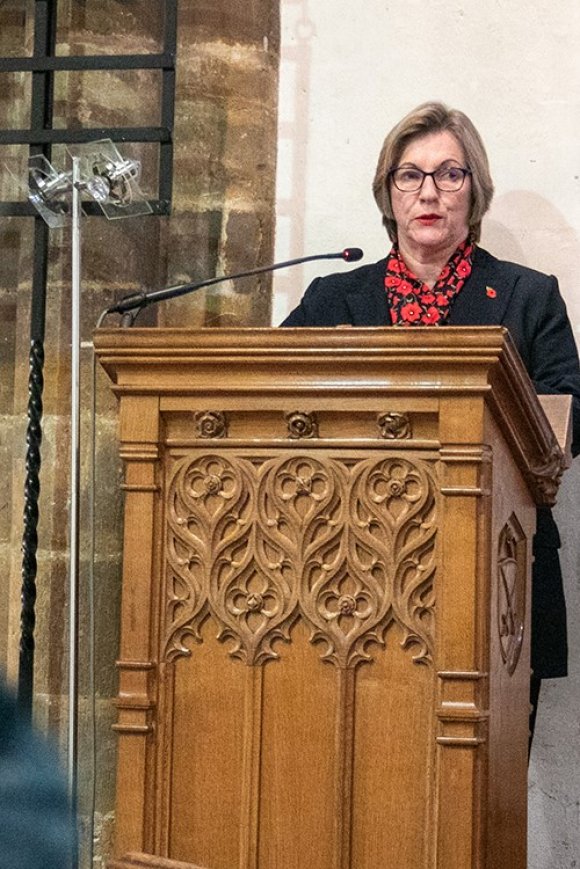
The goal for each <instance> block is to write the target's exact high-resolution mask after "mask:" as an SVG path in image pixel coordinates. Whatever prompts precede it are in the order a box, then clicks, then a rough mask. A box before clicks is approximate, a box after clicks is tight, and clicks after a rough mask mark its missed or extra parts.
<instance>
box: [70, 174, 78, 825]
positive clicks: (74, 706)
mask: <svg viewBox="0 0 580 869" xmlns="http://www.w3.org/2000/svg"><path fill="white" fill-rule="evenodd" d="M72 164H73V168H72V280H71V315H72V316H71V438H70V440H71V443H70V450H71V455H70V462H71V464H70V478H71V479H70V488H71V495H70V517H69V527H70V561H69V608H70V610H69V691H68V698H69V722H68V782H69V791H70V799H71V805H72V806H73V814H74V809H75V808H76V795H77V759H78V683H79V667H78V628H79V618H78V615H79V561H80V559H79V537H80V535H79V524H80V523H79V516H80V509H79V492H80V421H81V414H80V347H81V333H80V276H81V197H80V190H79V187H80V180H81V178H80V160H79V158H78V157H73V161H72Z"/></svg>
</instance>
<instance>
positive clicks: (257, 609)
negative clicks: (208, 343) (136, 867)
mask: <svg viewBox="0 0 580 869" xmlns="http://www.w3.org/2000/svg"><path fill="white" fill-rule="evenodd" d="M434 492H435V487H434V483H433V480H432V478H431V476H430V472H429V469H428V466H427V465H426V464H425V463H421V462H412V461H410V460H408V459H406V458H399V457H389V458H382V459H379V460H377V458H376V457H372V458H370V459H364V460H360V461H355V462H352V461H349V462H346V461H342V460H341V459H340V457H332V458H329V457H312V456H306V455H294V454H293V455H290V456H288V455H287V454H286V455H282V456H274V457H270V458H265V459H263V460H262V459H253V460H250V459H243V458H240V457H230V456H226V454H224V455H221V454H218V453H216V454H213V455H200V456H191V455H189V456H186V457H183V458H181V459H179V460H178V461H176V463H175V465H174V467H173V469H172V470H171V472H170V479H169V481H168V519H167V528H168V542H167V565H168V574H167V575H168V580H167V607H166V619H165V655H166V656H167V657H168V658H170V659H171V658H172V657H174V656H175V655H179V654H184V653H187V647H186V645H185V640H186V638H187V636H191V637H193V638H194V639H198V638H199V626H200V624H201V622H202V620H203V619H204V618H205V616H206V614H207V613H208V612H211V614H212V616H213V618H214V619H215V620H216V621H217V623H218V625H219V628H220V637H221V638H224V639H229V640H231V641H233V647H232V648H231V649H230V654H232V655H234V656H236V657H238V658H240V659H242V660H244V661H245V662H247V663H248V664H259V663H261V662H263V661H264V660H266V659H267V658H270V657H276V652H275V651H274V649H273V643H274V642H275V641H276V640H277V639H281V638H284V639H288V636H289V630H290V627H291V625H292V623H293V621H294V620H295V619H296V618H297V617H298V616H299V615H300V616H301V617H302V618H303V619H304V620H305V621H306V623H307V624H308V625H309V626H310V629H311V638H312V640H313V642H321V643H322V644H323V647H324V648H323V658H325V659H327V660H331V661H333V662H334V663H335V664H336V665H338V666H339V667H341V668H347V667H353V666H355V665H356V664H357V663H358V662H359V661H362V660H368V659H369V658H370V652H369V646H370V645H371V644H372V643H379V644H381V645H384V642H385V639H384V635H385V633H386V631H387V629H388V627H389V625H390V624H391V623H392V622H393V621H396V622H397V623H398V624H399V625H400V627H401V628H402V630H403V635H404V645H405V646H406V647H407V646H409V647H413V649H414V651H415V654H414V660H415V661H417V662H427V661H429V660H430V657H431V653H432V645H433V618H434V591H433V576H434V570H435V560H434V546H435V533H436V525H435V518H436V517H435V495H434Z"/></svg>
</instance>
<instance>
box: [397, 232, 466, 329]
mask: <svg viewBox="0 0 580 869" xmlns="http://www.w3.org/2000/svg"><path fill="white" fill-rule="evenodd" d="M474 247H475V245H474V244H473V243H472V242H471V241H470V240H469V239H468V238H466V239H465V241H464V242H463V243H462V244H460V245H459V247H458V248H457V250H456V251H455V253H454V254H453V256H452V257H451V259H450V260H449V262H448V263H447V265H446V266H445V268H444V269H443V271H442V272H441V274H440V275H439V278H438V279H437V283H436V284H435V286H434V287H433V289H431V288H430V287H428V286H427V284H424V283H423V282H422V281H421V280H419V278H417V277H416V276H415V275H414V274H413V273H412V272H411V271H409V269H408V268H407V266H406V265H405V262H404V261H403V258H402V256H401V254H400V252H399V248H398V246H397V244H396V243H395V244H394V245H393V247H392V248H391V252H390V254H389V255H388V257H387V271H386V274H385V289H386V291H387V299H388V301H389V305H390V308H391V322H392V324H393V326H436V325H438V324H439V323H441V322H443V320H445V319H446V318H447V315H448V314H449V308H450V306H451V303H452V302H453V299H454V298H455V296H456V295H457V294H458V293H459V291H460V290H461V288H462V287H463V285H464V283H465V281H466V280H467V278H468V277H469V275H470V274H471V267H472V260H473V251H474Z"/></svg>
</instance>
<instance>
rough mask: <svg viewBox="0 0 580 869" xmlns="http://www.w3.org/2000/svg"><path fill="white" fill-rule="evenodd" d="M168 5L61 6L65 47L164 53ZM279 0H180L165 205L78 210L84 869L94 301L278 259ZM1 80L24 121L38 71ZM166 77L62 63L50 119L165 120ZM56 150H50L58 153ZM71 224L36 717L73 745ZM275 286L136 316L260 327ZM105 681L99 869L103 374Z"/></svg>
mask: <svg viewBox="0 0 580 869" xmlns="http://www.w3.org/2000/svg"><path fill="white" fill-rule="evenodd" d="M34 5H35V4H34V2H30V0H5V2H4V3H2V4H0V56H8V55H13V56H19V55H30V54H31V52H32V44H33V43H32V40H33V16H34ZM164 5H165V4H164V3H159V2H158V0H130V2H127V0H82V2H81V0H59V2H58V4H57V6H58V49H57V53H59V54H100V53H125V54H129V53H145V52H149V53H151V52H159V51H161V50H162V33H163V9H164ZM278 19H279V14H278V3H277V2H276V0H248V2H247V3H243V4H242V3H240V4H232V3H231V2H230V0H199V2H196V3H190V2H186V0H182V2H180V3H179V4H178V48H177V70H176V72H177V74H176V103H175V135H174V166H173V170H174V186H173V207H172V211H171V215H170V216H168V217H153V216H149V217H145V218H133V219H130V220H123V221H111V222H109V221H107V220H105V219H104V218H97V217H89V218H84V219H83V260H82V313H81V329H82V335H83V350H82V391H83V399H82V435H81V438H82V468H83V470H82V475H81V476H82V484H81V522H82V536H81V562H82V565H81V588H80V601H81V621H80V624H81V630H80V661H81V670H80V693H81V700H80V707H79V709H80V720H81V739H80V744H79V752H80V773H81V774H80V781H81V788H80V807H81V814H82V815H83V817H84V821H83V830H82V839H83V861H84V862H83V865H88V856H87V855H88V848H87V838H88V836H89V834H90V833H89V824H88V821H87V813H88V811H89V807H90V801H91V781H92V759H91V754H92V748H91V743H92V737H91V728H92V715H93V713H92V710H91V703H90V700H89V696H90V693H91V692H90V683H89V668H88V631H89V619H88V600H89V598H90V596H91V589H90V584H91V583H90V579H89V570H88V562H89V549H90V537H89V532H88V528H87V516H88V499H89V482H90V481H89V477H88V467H89V456H90V431H91V424H90V418H91V413H90V408H91V399H90V392H91V350H90V340H91V334H92V330H93V328H94V325H95V323H96V321H97V318H98V315H99V313H100V312H101V311H102V310H103V309H104V308H105V307H106V306H107V305H108V304H110V302H111V301H112V300H114V299H115V298H117V297H118V296H120V295H123V294H125V293H127V292H131V291H134V290H140V289H145V290H148V289H155V288H157V287H160V286H164V285H169V284H174V283H178V282H181V281H187V280H196V279H202V278H205V277H211V276H213V275H214V274H216V273H217V274H220V273H232V272H236V271H241V270H245V269H249V268H253V267H255V266H257V265H261V264H264V263H267V262H269V261H270V260H271V259H272V253H273V236H274V224H273V204H274V176H275V160H276V105H277V75H278V60H279V58H278V53H279V23H278ZM2 75H4V78H3V79H2V86H1V87H0V125H1V126H2V127H3V128H5V129H14V128H19V127H26V126H28V118H29V100H30V80H29V76H27V75H21V74H11V75H6V74H2ZM160 93H161V78H160V73H158V72H150V71H130V72H113V71H111V72H98V73H94V72H91V73H89V72H86V73H60V74H58V75H57V76H56V80H55V103H54V114H55V121H54V124H55V126H61V127H75V126H92V127H94V126H100V125H102V126H129V125H158V124H159V123H160V117H159V101H160ZM119 147H120V150H122V152H123V154H124V155H127V156H131V155H134V156H137V157H139V158H140V159H141V160H142V163H143V179H142V186H143V189H144V192H145V193H146V194H147V195H148V196H150V197H155V196H156V190H157V174H158V169H157V157H158V154H157V150H156V146H154V145H140V146H137V145H131V144H126V145H121V146H119ZM27 156H28V155H27V149H26V148H22V147H11V148H6V147H5V148H3V149H2V148H0V163H1V164H3V165H4V164H5V163H9V164H10V167H11V169H12V171H13V172H14V174H15V175H17V176H18V175H19V174H21V175H23V174H25V161H26V158H27ZM63 161H64V155H63V152H62V148H55V149H54V152H53V162H54V163H55V165H58V166H59V168H60V166H61V165H62V164H63ZM0 179H1V180H0V198H1V199H4V200H6V199H9V198H13V197H14V195H18V193H17V191H16V193H15V190H16V188H15V184H14V181H13V176H12V175H10V174H8V173H7V172H6V170H5V169H3V170H2V172H0ZM33 236H34V219H33V218H6V217H4V218H0V324H1V326H0V474H1V477H2V481H3V484H2V489H1V490H0V567H1V568H2V574H3V580H4V581H3V582H2V583H1V584H0V669H2V670H5V671H6V673H7V675H8V678H9V680H14V679H15V677H16V675H17V669H18V638H19V622H20V582H21V580H20V571H21V555H20V545H21V538H22V508H23V495H22V490H23V482H24V454H25V429H26V403H27V381H28V346H29V329H30V303H31V298H30V295H31V277H32V244H33ZM70 258H71V249H70V230H69V229H68V228H65V229H63V230H53V231H52V232H51V235H50V258H49V277H48V294H47V314H46V365H45V392H44V426H43V428H44V432H43V447H42V470H41V501H40V524H39V549H38V579H37V584H38V602H37V619H38V622H37V630H36V643H37V648H36V656H35V709H34V714H35V718H36V720H37V722H38V723H39V724H40V725H41V726H42V727H43V728H45V729H46V730H48V731H49V732H50V733H51V734H52V735H53V736H54V737H55V738H56V739H57V740H59V741H60V743H61V746H62V748H63V752H64V749H65V745H66V724H67V721H66V719H67V703H66V690H67V678H68V677H67V660H68V578H67V569H68V539H67V535H68V499H69V462H70V458H69V444H68V438H69V433H70V417H69V414H70V320H71V313H70V298H71V293H70V272H71V268H70ZM269 318H270V281H269V280H268V279H267V278H265V279H263V280H256V279H253V280H252V279H249V280H245V281H240V282H239V283H236V284H235V285H232V284H230V283H226V284H224V285H221V288H220V289H219V290H216V291H213V292H209V291H208V292H206V293H198V294H197V295H195V296H192V297H190V298H183V299H180V300H176V301H174V302H172V303H167V304H166V305H165V306H160V308H159V309H158V310H152V309H148V310H147V312H146V314H145V315H143V316H142V318H141V319H140V321H139V322H141V323H142V324H147V323H149V324H154V323H155V322H157V323H158V324H160V325H209V326H220V325H227V324H231V323H238V324H241V325H266V324H267V323H268V322H269ZM97 408H98V413H97V422H96V457H97V462H96V472H95V477H96V486H97V495H96V528H95V534H96V538H95V540H96V546H95V552H96V558H95V571H94V598H95V637H96V643H95V665H94V672H95V689H96V706H95V711H94V714H95V716H96V733H97V771H98V774H97V779H96V781H97V796H96V800H97V802H96V809H97V811H96V833H95V835H96V840H97V841H96V857H95V861H94V865H95V866H101V865H104V856H105V854H106V852H107V849H108V847H109V844H110V840H111V835H112V827H113V776H114V756H115V740H114V737H113V735H112V732H111V729H110V728H111V723H112V721H113V720H114V708H113V704H112V699H111V698H112V697H113V696H114V694H115V690H116V678H115V668H114V662H115V657H116V652H117V644H118V632H117V624H118V612H119V591H120V557H121V532H122V512H121V510H122V500H121V495H120V481H121V476H122V469H121V468H120V466H119V462H118V460H117V445H116V406H115V402H114V399H113V398H112V396H111V393H110V391H109V388H108V384H107V382H106V378H105V377H104V375H101V374H100V372H97Z"/></svg>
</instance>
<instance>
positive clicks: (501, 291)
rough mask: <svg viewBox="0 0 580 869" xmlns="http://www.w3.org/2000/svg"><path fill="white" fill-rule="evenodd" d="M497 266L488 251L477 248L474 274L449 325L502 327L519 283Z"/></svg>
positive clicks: (452, 314) (454, 310)
mask: <svg viewBox="0 0 580 869" xmlns="http://www.w3.org/2000/svg"><path fill="white" fill-rule="evenodd" d="M496 263H497V260H496V259H495V258H494V257H492V256H491V255H490V254H488V253H487V251H485V250H482V249H481V248H477V250H476V253H475V257H474V260H473V269H472V272H471V275H470V276H469V278H468V280H467V281H466V282H465V285H464V287H463V289H462V290H461V292H460V293H459V295H458V296H457V298H456V299H455V301H454V302H453V305H452V307H451V310H450V312H449V317H448V318H447V321H446V322H447V324H448V325H449V326H499V325H501V323H502V321H503V319H504V316H505V312H506V309H507V306H508V304H509V301H510V299H511V296H512V293H513V290H514V286H515V284H514V282H513V281H511V280H510V279H508V278H506V276H505V275H504V274H502V272H501V270H500V269H498V268H497V266H496Z"/></svg>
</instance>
